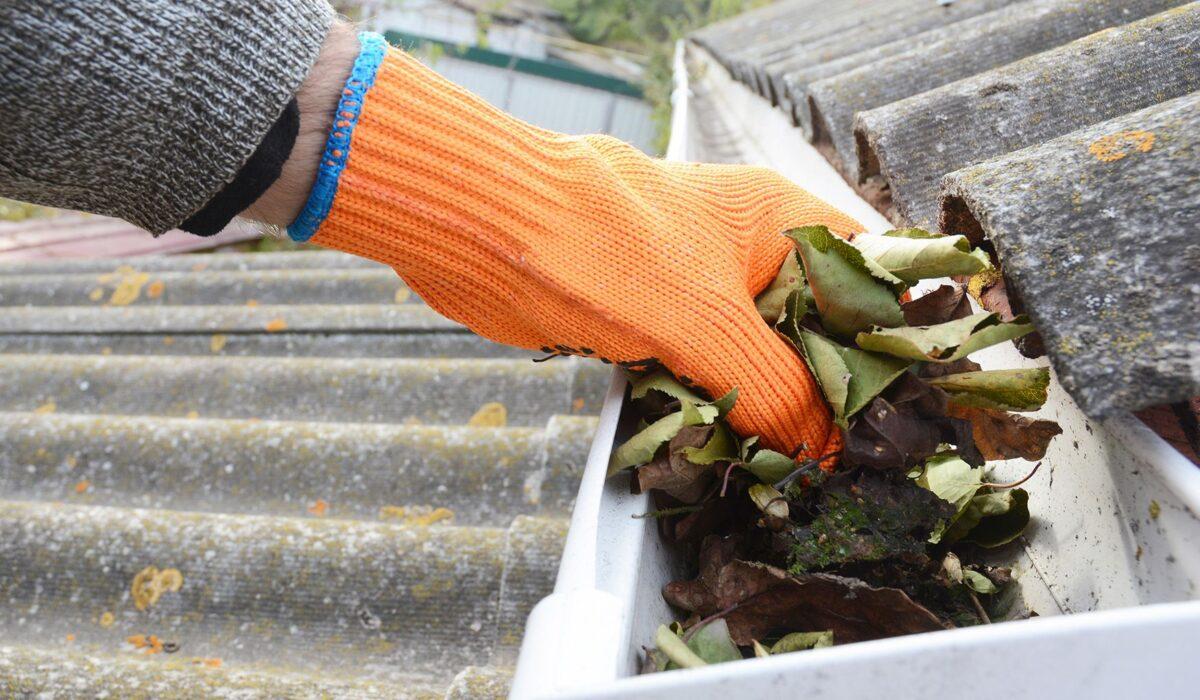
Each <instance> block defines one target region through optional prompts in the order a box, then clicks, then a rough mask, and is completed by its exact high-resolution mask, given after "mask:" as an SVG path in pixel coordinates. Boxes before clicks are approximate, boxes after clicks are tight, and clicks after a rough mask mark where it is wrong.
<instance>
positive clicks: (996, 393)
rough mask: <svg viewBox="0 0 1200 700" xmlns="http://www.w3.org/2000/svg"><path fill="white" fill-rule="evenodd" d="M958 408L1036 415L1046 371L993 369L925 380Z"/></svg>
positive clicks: (1046, 384) (1047, 377) (1043, 399)
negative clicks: (965, 407)
mask: <svg viewBox="0 0 1200 700" xmlns="http://www.w3.org/2000/svg"><path fill="white" fill-rule="evenodd" d="M925 381H927V382H928V383H929V384H931V385H933V386H936V387H938V388H939V389H941V390H942V391H944V392H946V393H947V394H948V395H949V397H950V401H952V402H953V403H956V404H959V405H960V406H971V407H974V408H992V409H996V410H999V411H1036V410H1038V409H1039V408H1041V407H1042V404H1044V403H1046V393H1047V388H1048V387H1049V386H1050V369H1049V368H1048V367H1038V368H1035V369H994V370H984V371H980V372H963V373H960V374H949V375H946V376H944V377H931V378H928V379H926V380H925Z"/></svg>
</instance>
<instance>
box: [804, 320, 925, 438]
mask: <svg viewBox="0 0 1200 700" xmlns="http://www.w3.org/2000/svg"><path fill="white" fill-rule="evenodd" d="M800 339H801V343H800V348H801V349H802V350H803V355H804V359H805V361H806V362H807V363H808V366H809V368H811V369H812V372H813V376H814V377H816V379H817V383H818V384H819V385H820V387H821V391H822V393H824V394H825V399H826V401H828V402H829V405H830V406H831V407H832V408H833V416H834V422H836V423H837V424H838V425H839V426H841V427H843V428H844V427H846V420H847V419H848V418H849V417H851V416H853V415H854V414H855V413H857V412H858V411H860V410H862V408H863V407H864V406H866V405H867V404H868V403H869V402H870V401H871V400H872V399H874V398H875V397H876V396H877V395H878V394H879V393H880V392H881V391H883V390H884V389H885V388H887V386H888V385H889V384H891V383H892V381H893V380H895V379H896V377H899V376H900V375H901V374H902V373H903V372H904V371H905V370H906V369H908V367H909V366H910V365H911V364H912V363H911V362H909V361H907V360H902V359H898V358H894V357H888V356H887V355H877V354H874V353H869V352H863V351H862V350H857V349H855V348H847V347H843V346H841V345H838V344H837V343H835V342H833V341H832V340H829V339H827V338H825V337H823V336H821V335H818V334H816V333H813V332H812V331H809V330H801V331H800Z"/></svg>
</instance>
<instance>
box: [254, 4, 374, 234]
mask: <svg viewBox="0 0 1200 700" xmlns="http://www.w3.org/2000/svg"><path fill="white" fill-rule="evenodd" d="M358 52H359V43H358V38H357V36H356V32H355V29H354V26H353V25H351V24H350V23H348V22H342V21H336V22H334V23H333V25H332V26H331V27H330V28H329V34H328V35H327V36H326V37H325V43H324V44H322V46H321V52H320V54H319V55H318V56H317V60H316V62H315V63H313V66H312V69H311V70H310V71H309V73H308V77H307V78H305V79H304V82H303V83H302V84H301V86H300V90H299V91H298V92H297V93H296V104H297V106H298V107H299V108H300V128H299V131H298V132H297V134H296V142H295V144H294V145H293V146H292V152H291V154H290V155H289V156H288V159H287V160H286V161H285V162H284V164H283V169H282V170H281V171H280V174H279V178H278V179H277V180H275V182H274V183H273V184H272V185H271V186H270V187H269V188H267V191H266V192H264V193H263V195H262V196H261V197H259V198H258V200H257V201H256V202H254V204H252V205H250V206H249V207H247V208H246V209H245V210H244V211H243V212H242V213H241V216H242V217H243V218H246V219H250V220H253V221H259V222H262V223H265V224H271V225H274V226H279V227H284V226H287V225H288V224H290V223H292V221H294V220H295V219H296V216H297V215H298V214H299V213H300V210H301V209H303V208H304V203H305V201H307V199H308V195H309V193H310V192H311V191H312V187H313V182H315V181H316V178H317V167H318V166H319V165H320V162H321V155H322V153H324V151H325V143H326V141H327V140H328V139H329V126H330V125H331V124H332V123H333V119H334V112H335V111H336V110H337V105H338V99H339V98H340V97H341V93H342V89H343V87H345V84H346V79H347V78H348V77H349V76H350V70H351V69H352V68H353V66H354V59H355V58H356V57H357V56H358Z"/></svg>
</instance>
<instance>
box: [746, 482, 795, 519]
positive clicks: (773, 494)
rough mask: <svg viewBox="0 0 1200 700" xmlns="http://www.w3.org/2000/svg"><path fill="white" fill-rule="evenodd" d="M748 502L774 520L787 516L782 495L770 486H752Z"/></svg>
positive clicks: (785, 503)
mask: <svg viewBox="0 0 1200 700" xmlns="http://www.w3.org/2000/svg"><path fill="white" fill-rule="evenodd" d="M749 494H750V500H751V501H754V505H756V506H758V509H759V510H761V511H762V512H764V513H766V514H767V515H770V516H772V517H775V518H786V517H787V516H788V504H787V501H786V500H784V498H783V494H782V493H779V490H778V489H776V488H775V487H774V486H771V485H770V484H754V485H753V486H751V487H750V490H749Z"/></svg>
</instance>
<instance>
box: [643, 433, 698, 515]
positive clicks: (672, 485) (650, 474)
mask: <svg viewBox="0 0 1200 700" xmlns="http://www.w3.org/2000/svg"><path fill="white" fill-rule="evenodd" d="M713 433H714V428H713V426H711V425H695V426H686V427H684V428H681V429H680V430H679V432H678V433H677V434H676V435H675V436H674V437H673V438H671V440H670V442H669V443H668V448H667V450H666V451H665V452H664V454H662V455H661V456H659V457H657V458H655V459H654V460H653V461H652V462H650V463H649V464H646V465H643V466H641V467H639V468H638V469H637V471H636V472H635V477H634V483H635V484H636V486H637V491H638V492H639V493H644V492H646V491H649V490H650V489H658V490H660V491H663V492H664V493H666V494H668V495H670V496H671V497H672V498H675V499H678V500H679V501H682V502H683V503H685V504H690V503H695V502H696V501H698V500H700V499H701V498H702V497H703V496H704V494H705V493H706V492H707V491H708V489H709V486H710V485H711V484H712V481H713V479H715V478H716V475H715V474H714V473H713V468H712V466H711V464H696V463H695V462H692V461H690V460H689V459H687V457H686V456H685V453H684V450H685V449H687V448H694V449H699V448H701V447H703V446H704V445H706V444H707V443H708V442H709V440H710V438H711V437H712V435H713Z"/></svg>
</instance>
